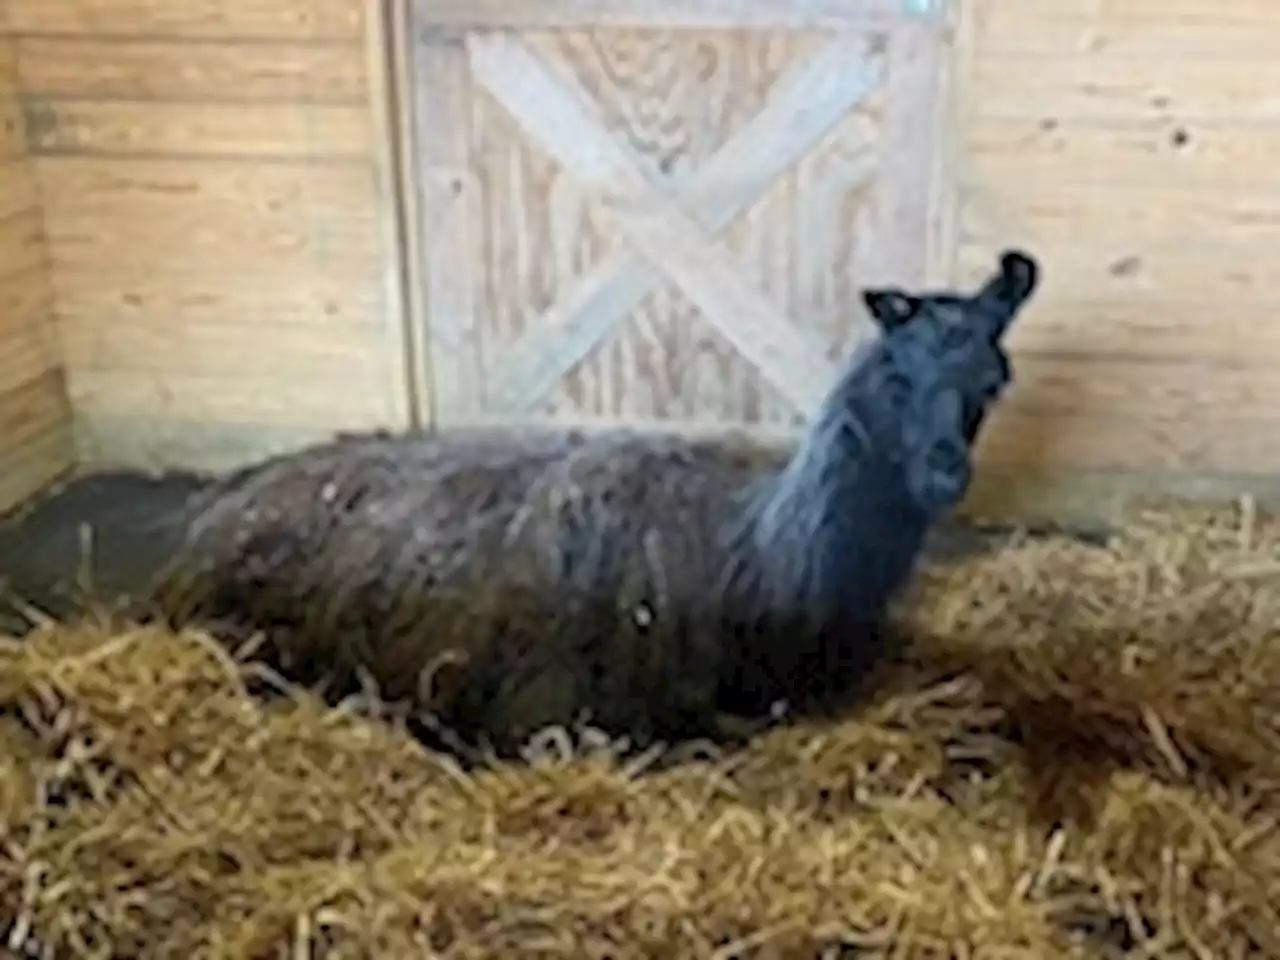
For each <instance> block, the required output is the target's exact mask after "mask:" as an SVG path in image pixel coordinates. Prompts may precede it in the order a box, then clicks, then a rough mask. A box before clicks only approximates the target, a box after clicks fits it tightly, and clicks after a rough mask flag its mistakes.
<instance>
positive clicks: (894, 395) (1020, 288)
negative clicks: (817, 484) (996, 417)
mask: <svg viewBox="0 0 1280 960" xmlns="http://www.w3.org/2000/svg"><path fill="white" fill-rule="evenodd" d="M1039 273H1040V269H1039V265H1038V264H1037V262H1036V261H1035V259H1033V258H1032V257H1031V256H1030V255H1028V254H1026V253H1023V252H1020V251H1015V250H1010V251H1006V252H1005V253H1003V254H1002V255H1001V256H1000V258H999V264H998V268H997V270H996V271H995V273H994V274H993V275H992V276H991V277H989V278H988V279H987V281H986V282H985V283H984V284H983V285H982V286H981V287H980V288H979V289H978V290H977V291H976V292H974V293H972V294H969V295H964V294H962V293H960V292H958V291H955V290H938V291H926V292H920V293H907V292H906V291H904V290H901V289H898V288H895V287H886V288H875V289H869V290H867V291H865V292H864V293H863V302H864V304H865V305H866V307H867V309H868V310H869V311H870V313H871V315H872V317H873V318H875V321H876V323H877V324H878V325H879V326H880V328H881V330H882V331H883V333H884V340H883V347H884V349H883V351H882V353H881V358H882V359H881V369H880V372H881V380H880V384H879V388H880V389H883V390H884V391H885V394H886V396H887V397H888V398H889V400H890V402H891V404H892V405H893V406H894V408H895V409H897V410H898V411H900V414H901V419H900V421H899V427H900V430H901V434H900V435H901V439H902V449H903V456H904V461H905V465H906V472H907V479H908V483H909V485H910V486H911V488H912V494H913V495H914V496H915V498H916V499H917V500H918V501H919V503H920V505H921V506H922V507H924V508H926V509H927V510H929V511H930V512H936V511H941V510H944V509H947V508H949V507H952V506H954V505H955V504H956V503H958V502H959V501H960V500H961V499H962V498H963V497H964V494H965V492H966V491H967V490H968V486H969V480H970V476H971V473H972V464H971V452H972V448H973V446H974V444H975V443H976V441H977V438H978V434H979V431H980V430H981V428H982V424H983V422H984V421H985V420H986V418H987V415H988V413H989V412H990V410H991V408H992V405H993V404H994V403H995V402H996V401H997V400H998V399H999V397H1000V395H1001V394H1002V393H1003V392H1004V390H1005V388H1006V387H1007V386H1008V385H1009V383H1010V382H1011V381H1012V379H1013V371H1012V367H1011V365H1010V363H1009V357H1008V355H1007V354H1006V353H1005V351H1004V349H1003V347H1002V340H1003V338H1004V335H1005V333H1006V331H1007V330H1008V329H1009V326H1010V325H1011V324H1012V323H1013V321H1014V319H1015V318H1016V317H1017V316H1018V314H1019V312H1020V311H1021V309H1022V307H1023V305H1024V304H1025V303H1026V302H1027V301H1028V300H1029V299H1030V297H1031V295H1032V293H1033V292H1034V291H1035V289H1036V286H1037V284H1038V281H1039Z"/></svg>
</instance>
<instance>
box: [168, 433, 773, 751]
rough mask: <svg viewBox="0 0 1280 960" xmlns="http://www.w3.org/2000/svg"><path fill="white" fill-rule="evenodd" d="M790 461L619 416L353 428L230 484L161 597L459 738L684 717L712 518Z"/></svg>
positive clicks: (706, 639)
mask: <svg viewBox="0 0 1280 960" xmlns="http://www.w3.org/2000/svg"><path fill="white" fill-rule="evenodd" d="M780 461H781V455H780V454H774V453H773V452H771V451H765V450H761V449H759V448H756V447H753V446H752V445H750V444H737V445H735V444H725V443H721V442H714V441H705V442H700V441H690V440H685V439H681V438H679V437H675V436H667V437H653V436H644V435H637V434H632V433H628V432H622V431H619V432H610V433H601V434H595V435H592V436H591V437H590V438H588V437H586V436H583V435H581V434H573V433H550V432H542V433H534V434H525V435H516V434H514V433H498V432H485V433H457V434H446V435H437V436H414V437H402V438H386V439H366V440H346V441H341V442H338V443H334V444H329V445H326V446H324V447H319V448H315V449H312V450H310V451H306V452H304V453H302V454H298V455H295V456H293V457H289V458H284V459H282V460H278V461H275V462H272V463H270V464H267V465H265V466H264V467H263V468H262V469H261V470H259V471H257V472H255V473H252V474H250V475H245V476H242V477H240V478H238V479H237V481H236V482H235V483H233V484H229V485H228V486H227V487H226V488H225V489H224V490H222V491H220V493H219V495H217V496H216V497H215V498H214V499H213V500H212V501H211V502H210V503H208V504H206V506H205V507H204V509H203V510H202V511H201V512H200V514H199V515H198V516H197V517H196V519H195V523H194V525H193V536H192V539H191V541H190V548H189V549H188V551H187V553H186V555H185V557H184V559H183V563H182V564H181V565H180V566H179V567H178V568H175V570H174V572H173V574H172V575H171V576H170V577H169V578H167V580H166V582H165V583H164V584H162V587H161V589H160V590H159V591H157V597H158V599H159V604H160V606H161V608H162V609H163V610H165V611H166V612H167V613H169V614H170V616H171V618H172V619H180V620H181V619H202V620H208V621H212V622H215V623H219V624H221V625H222V626H223V627H227V626H230V627H233V628H235V631H234V632H235V633H236V634H243V633H244V632H247V631H252V630H262V631H265V632H266V633H267V635H268V637H269V638H270V640H271V642H270V647H271V649H272V652H273V653H274V654H275V655H276V656H277V657H278V658H279V660H280V662H281V666H282V667H283V668H284V669H285V670H286V672H288V673H290V674H292V675H295V676H298V677H299V678H300V679H308V680H309V679H314V678H315V677H316V674H317V673H319V672H320V671H321V668H323V670H324V671H325V672H330V673H332V674H334V675H335V676H336V677H337V678H338V679H339V681H340V683H343V682H345V683H350V682H351V680H352V679H353V678H354V674H355V673H356V671H360V670H363V671H367V672H368V674H370V675H371V676H372V677H373V678H374V679H375V680H376V681H377V682H378V684H379V686H380V687H381V689H382V691H383V692H384V693H385V694H386V695H388V696H390V697H393V698H401V697H409V698H411V699H413V700H416V701H417V702H418V703H419V704H420V705H421V706H424V707H430V708H432V709H434V710H436V711H437V712H438V713H440V715H441V716H442V718H443V719H445V720H446V722H448V723H449V724H450V725H451V726H454V727H455V728H458V729H459V731H460V732H462V733H463V734H464V735H466V736H475V735H477V734H479V735H484V736H486V737H487V738H488V739H490V740H491V741H495V742H496V741H497V740H498V739H499V738H500V736H502V735H507V736H508V737H515V738H518V737H521V736H524V735H526V734H527V733H528V732H531V731H532V730H533V729H536V728H537V727H539V726H544V725H546V724H547V723H564V724H568V723H570V722H572V720H574V719H575V715H576V713H577V711H578V710H580V709H586V710H587V711H589V712H590V713H591V714H593V715H594V716H595V718H596V719H597V722H600V723H601V725H604V726H616V727H623V728H626V729H630V730H632V731H636V732H638V735H640V736H641V737H642V738H643V736H644V730H645V728H646V726H647V727H649V728H650V729H651V730H652V732H653V735H663V736H666V735H674V734H673V733H672V732H671V731H669V730H666V729H662V730H659V729H658V728H659V727H662V726H663V724H664V722H668V721H669V723H668V726H669V725H670V724H674V725H676V726H682V725H696V724H697V723H700V722H702V720H703V719H704V717H703V716H702V715H705V714H706V713H707V711H708V710H709V709H710V708H711V707H712V704H713V700H714V690H715V682H716V680H715V676H716V668H717V650H718V644H719V635H718V633H717V626H718V617H719V611H718V609H717V606H716V602H715V601H716V597H715V590H716V588H717V578H718V577H719V575H720V574H721V572H722V568H723V565H724V556H723V553H722V550H721V546H720V544H721V540H720V538H719V532H720V530H721V529H722V527H723V525H724V522H725V518H726V516H727V515H728V514H729V512H730V511H732V510H734V509H736V508H737V505H738V503H739V502H740V500H741V498H742V496H743V495H744V491H747V490H749V489H750V488H751V486H752V485H753V483H755V482H757V481H758V480H759V479H760V478H761V477H764V476H768V475H770V473H771V471H773V470H775V469H776V468H777V465H778V464H779V463H780ZM424 677H425V678H427V679H428V680H429V684H428V687H427V688H424ZM655 701H661V702H660V703H658V702H655ZM695 714H697V715H699V716H697V717H695V716H694V715H695Z"/></svg>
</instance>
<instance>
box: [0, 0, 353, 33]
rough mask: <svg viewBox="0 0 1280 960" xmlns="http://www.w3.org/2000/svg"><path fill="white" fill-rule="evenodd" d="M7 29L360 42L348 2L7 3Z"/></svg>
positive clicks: (20, 0)
mask: <svg viewBox="0 0 1280 960" xmlns="http://www.w3.org/2000/svg"><path fill="white" fill-rule="evenodd" d="M6 8H7V11H8V24H9V29H10V30H11V31H13V32H15V33H18V34H46V35H52V36H71V37H125V38H130V39H136V38H164V39H171V40H175V41H184V40H200V39H212V38H217V39H232V40H287V41H296V40H299V39H305V40H309V41H313V42H315V41H333V40H354V41H357V42H358V41H359V40H360V37H361V33H362V30H363V26H364V13H365V7H364V5H363V3H360V2H354V3H353V2H351V0H183V2H182V3H171V2H169V0H111V2H109V3H104V2H103V0H57V2H56V3H48V2H46V0H6Z"/></svg>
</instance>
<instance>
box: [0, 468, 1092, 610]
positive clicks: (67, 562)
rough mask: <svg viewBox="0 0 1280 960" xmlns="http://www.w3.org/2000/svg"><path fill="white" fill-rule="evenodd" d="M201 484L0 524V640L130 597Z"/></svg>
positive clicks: (74, 490)
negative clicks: (39, 618) (36, 621)
mask: <svg viewBox="0 0 1280 960" xmlns="http://www.w3.org/2000/svg"><path fill="white" fill-rule="evenodd" d="M206 484H207V480H206V479H203V478H201V477H199V476H196V475H194V474H187V473H173V474H168V475H165V476H161V477H155V476H151V475H147V474H142V473H137V472H130V471H116V472H110V473H98V474H92V475H89V476H85V477H81V478H78V479H76V480H73V481H71V482H69V483H67V484H64V485H61V486H59V487H58V488H56V489H54V490H52V491H49V492H48V493H46V494H44V495H41V496H38V497H36V498H33V499H32V501H31V502H30V503H29V504H26V505H23V506H22V507H20V508H18V509H16V510H14V511H11V512H10V514H9V515H8V516H7V517H0V632H9V633H14V632H18V631H20V630H23V629H25V628H26V627H27V626H28V621H27V620H26V618H25V617H24V616H23V615H22V613H21V612H20V608H19V606H16V605H14V604H13V603H12V600H11V599H6V598H11V597H13V596H19V597H21V598H22V600H23V601H25V602H26V603H29V604H33V605H35V606H36V607H38V608H39V609H41V610H43V611H46V612H49V613H52V614H55V615H57V616H65V615H66V614H67V613H69V612H70V611H71V610H72V609H74V606H75V604H76V602H77V597H79V595H80V591H79V590H78V587H77V585H80V584H82V585H85V586H88V587H90V588H92V590H93V591H94V593H95V594H96V595H97V596H98V597H99V598H101V599H107V600H111V599H114V598H116V597H118V596H120V595H127V594H130V593H133V592H136V591H137V590H138V589H139V588H141V587H142V585H143V584H144V583H145V581H146V580H147V578H148V577H150V576H151V575H152V574H153V573H154V572H155V571H156V570H157V569H158V568H159V566H160V564H161V563H162V562H163V561H164V560H165V558H166V557H168V556H169V555H170V553H171V552H172V550H173V549H174V548H175V546H176V544H177V542H178V539H177V538H178V536H179V534H180V528H179V526H178V525H177V523H176V518H177V515H178V511H179V510H180V509H181V508H182V506H183V504H184V503H185V502H186V500H187V498H188V497H189V496H191V495H192V494H193V493H196V492H199V491H200V490H202V489H204V488H205V486H206ZM86 530H88V531H91V537H90V538H89V539H88V540H87V541H86V539H85V535H84V531H86ZM1009 533H1010V531H1009V529H1008V528H1006V527H1000V526H979V525H975V524H971V523H966V522H961V521H956V522H954V523H951V524H949V525H947V526H946V527H944V528H942V529H940V530H939V531H938V532H937V533H936V535H935V536H934V538H933V542H932V543H931V545H930V556H931V557H932V558H933V559H935V560H949V559H954V558H959V557H963V556H967V555H969V554H972V553H974V552H979V551H985V550H990V549H993V548H994V547H995V545H996V544H998V543H999V542H1000V541H1001V540H1002V539H1004V538H1006V537H1007V536H1008V535H1009ZM1078 535H1080V536H1083V537H1086V538H1088V537H1090V536H1093V535H1092V534H1090V533H1089V532H1087V531H1085V532H1080V533H1079V534H1078ZM86 545H87V547H88V549H86Z"/></svg>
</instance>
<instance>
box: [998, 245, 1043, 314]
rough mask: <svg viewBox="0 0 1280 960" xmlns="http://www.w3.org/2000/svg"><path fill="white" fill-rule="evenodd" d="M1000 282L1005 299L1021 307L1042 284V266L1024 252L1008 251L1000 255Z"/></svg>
mask: <svg viewBox="0 0 1280 960" xmlns="http://www.w3.org/2000/svg"><path fill="white" fill-rule="evenodd" d="M999 282H1000V285H1001V287H1002V288H1003V289H1002V295H1003V296H1004V298H1005V299H1007V300H1008V301H1010V303H1011V304H1015V305H1021V304H1022V302H1023V301H1024V300H1026V299H1027V298H1028V297H1030V296H1031V294H1032V293H1033V292H1034V291H1035V288H1036V286H1037V285H1038V284H1039V282H1040V264H1039V263H1037V262H1036V259H1035V257H1033V256H1031V255H1030V254H1029V253H1026V252H1024V251H1022V250H1006V251H1005V252H1004V253H1002V254H1001V255H1000V281H999Z"/></svg>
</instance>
